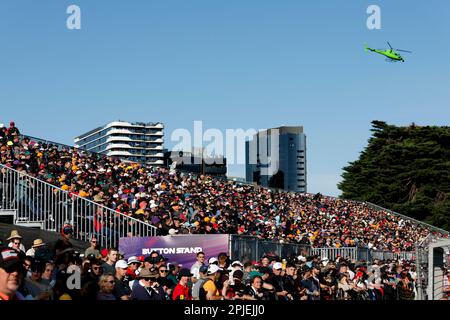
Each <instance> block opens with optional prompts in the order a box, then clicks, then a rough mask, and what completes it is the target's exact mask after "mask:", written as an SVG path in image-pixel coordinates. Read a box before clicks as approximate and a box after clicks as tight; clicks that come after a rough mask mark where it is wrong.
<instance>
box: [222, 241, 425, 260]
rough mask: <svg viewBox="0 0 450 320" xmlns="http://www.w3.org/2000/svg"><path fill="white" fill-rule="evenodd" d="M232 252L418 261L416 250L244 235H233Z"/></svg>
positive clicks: (236, 255) (243, 256)
mask: <svg viewBox="0 0 450 320" xmlns="http://www.w3.org/2000/svg"><path fill="white" fill-rule="evenodd" d="M230 255H231V257H232V259H238V260H241V261H257V260H260V259H261V258H262V257H264V256H278V257H283V258H288V257H298V256H299V255H303V256H309V255H318V256H319V257H320V258H328V259H329V260H331V261H334V260H336V259H337V258H338V257H342V258H346V259H350V260H355V261H367V262H372V261H373V260H375V259H378V260H400V259H402V260H408V261H414V260H416V257H417V253H416V252H415V251H412V252H390V251H381V250H371V249H369V248H361V247H342V248H313V247H311V246H309V245H302V244H295V243H279V242H274V241H264V240H261V239H258V238H257V237H252V236H242V235H232V236H231V237H230ZM420 255H421V259H425V258H426V253H420Z"/></svg>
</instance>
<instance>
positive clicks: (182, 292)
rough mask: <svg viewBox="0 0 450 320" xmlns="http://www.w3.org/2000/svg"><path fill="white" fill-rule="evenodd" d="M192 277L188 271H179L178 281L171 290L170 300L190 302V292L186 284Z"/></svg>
mask: <svg viewBox="0 0 450 320" xmlns="http://www.w3.org/2000/svg"><path fill="white" fill-rule="evenodd" d="M191 277H192V273H191V271H190V270H189V269H185V268H183V269H181V270H180V273H179V274H178V278H179V279H180V281H179V282H178V284H177V285H176V286H175V288H174V289H173V294H172V300H192V294H191V290H190V289H189V287H188V282H189V280H190V278H191Z"/></svg>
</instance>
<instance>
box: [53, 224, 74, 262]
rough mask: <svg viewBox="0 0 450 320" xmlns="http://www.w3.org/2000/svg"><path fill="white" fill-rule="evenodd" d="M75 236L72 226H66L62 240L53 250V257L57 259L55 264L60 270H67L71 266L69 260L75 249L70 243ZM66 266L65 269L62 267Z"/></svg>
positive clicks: (62, 230) (57, 242)
mask: <svg viewBox="0 0 450 320" xmlns="http://www.w3.org/2000/svg"><path fill="white" fill-rule="evenodd" d="M72 235H73V228H72V226H71V225H70V224H65V225H64V227H63V228H62V229H61V238H60V239H59V240H58V241H56V243H55V246H54V248H53V255H54V257H55V263H56V265H57V266H58V268H65V267H67V266H68V265H69V259H70V257H71V256H72V254H73V252H74V249H73V245H72V243H71V242H70V239H71V238H72ZM61 265H64V266H65V267H62V266H61Z"/></svg>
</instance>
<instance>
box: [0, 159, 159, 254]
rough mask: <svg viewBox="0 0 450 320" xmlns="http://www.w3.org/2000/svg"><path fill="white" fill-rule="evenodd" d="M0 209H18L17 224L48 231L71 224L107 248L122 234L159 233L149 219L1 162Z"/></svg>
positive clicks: (77, 234)
mask: <svg viewBox="0 0 450 320" xmlns="http://www.w3.org/2000/svg"><path fill="white" fill-rule="evenodd" d="M0 209H11V210H16V212H17V213H16V221H15V222H14V223H16V224H20V223H37V222H39V223H41V224H42V228H43V229H44V230H47V231H55V232H59V231H60V230H61V229H62V228H63V226H64V224H66V223H69V224H71V225H72V226H73V229H74V237H75V238H76V239H78V240H81V241H88V240H89V238H90V237H91V236H93V235H95V236H96V237H97V239H98V240H99V243H100V245H101V246H102V247H107V248H110V247H115V246H117V245H118V243H119V238H121V237H150V236H155V235H156V228H155V227H154V226H152V225H150V224H148V223H146V222H143V221H141V220H138V219H135V218H132V217H129V216H127V215H125V214H123V213H119V212H116V211H114V210H112V209H109V208H107V207H105V206H103V205H100V204H98V203H95V202H93V201H90V200H88V199H85V198H83V197H80V196H78V195H76V194H73V193H68V192H66V191H64V190H62V189H60V188H58V187H55V186H53V185H51V184H49V183H47V182H44V181H41V180H39V179H36V178H34V177H32V176H30V175H28V174H26V173H24V172H19V171H17V170H14V169H11V168H9V167H6V166H4V165H1V164H0Z"/></svg>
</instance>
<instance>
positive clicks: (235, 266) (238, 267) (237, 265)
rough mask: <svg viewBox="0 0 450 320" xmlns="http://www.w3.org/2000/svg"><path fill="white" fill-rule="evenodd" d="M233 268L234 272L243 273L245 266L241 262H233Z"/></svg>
mask: <svg viewBox="0 0 450 320" xmlns="http://www.w3.org/2000/svg"><path fill="white" fill-rule="evenodd" d="M231 268H232V270H233V271H234V270H241V271H242V270H243V269H244V265H243V264H242V262H240V261H233V262H232V263H231Z"/></svg>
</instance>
